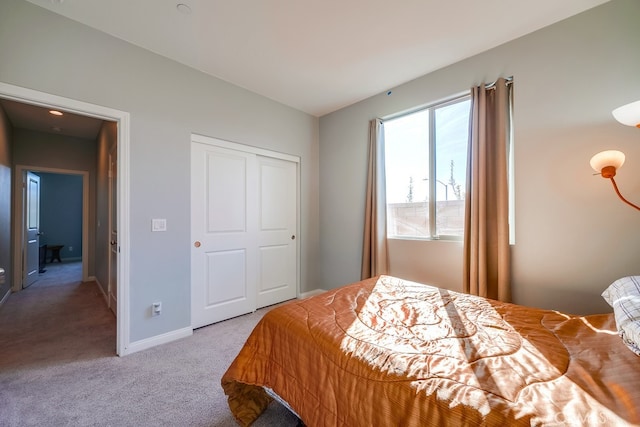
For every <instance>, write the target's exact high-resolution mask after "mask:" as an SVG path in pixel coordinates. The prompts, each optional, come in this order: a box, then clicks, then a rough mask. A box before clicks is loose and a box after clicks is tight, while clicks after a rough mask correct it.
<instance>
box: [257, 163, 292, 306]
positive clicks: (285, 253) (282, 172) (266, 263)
mask: <svg viewBox="0 0 640 427" xmlns="http://www.w3.org/2000/svg"><path fill="white" fill-rule="evenodd" d="M258 177H259V202H258V207H259V209H258V212H259V218H258V219H259V224H258V256H259V260H258V268H259V282H258V301H257V304H258V308H261V307H265V306H268V305H272V304H276V303H278V302H281V301H286V300H289V299H293V298H295V297H296V293H297V292H296V281H297V269H296V260H297V256H296V253H297V242H296V239H297V236H296V232H297V231H296V226H297V222H296V218H297V194H298V188H297V185H296V184H297V179H296V177H297V165H296V164H295V163H293V162H290V161H287V160H281V159H274V158H270V157H262V156H260V157H258Z"/></svg>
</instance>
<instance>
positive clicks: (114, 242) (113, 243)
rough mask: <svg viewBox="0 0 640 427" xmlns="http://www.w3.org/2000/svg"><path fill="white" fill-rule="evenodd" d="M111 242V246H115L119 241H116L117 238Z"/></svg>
mask: <svg viewBox="0 0 640 427" xmlns="http://www.w3.org/2000/svg"><path fill="white" fill-rule="evenodd" d="M109 243H110V244H111V246H113V245H115V244H116V243H118V242H116V241H115V240H112V241H110V242H109Z"/></svg>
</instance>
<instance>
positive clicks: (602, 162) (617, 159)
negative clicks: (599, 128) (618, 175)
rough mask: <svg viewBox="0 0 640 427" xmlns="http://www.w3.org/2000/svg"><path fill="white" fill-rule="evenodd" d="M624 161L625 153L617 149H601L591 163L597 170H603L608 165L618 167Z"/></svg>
mask: <svg viewBox="0 0 640 427" xmlns="http://www.w3.org/2000/svg"><path fill="white" fill-rule="evenodd" d="M623 163H624V153H623V152H622V151H617V150H606V151H601V152H599V153H598V154H596V155H595V156H593V157H592V158H591V161H590V162H589V164H590V165H591V167H592V168H593V170H595V171H596V172H598V173H600V172H602V169H604V168H605V167H607V166H613V167H614V168H615V169H618V168H620V167H621V166H622V164H623Z"/></svg>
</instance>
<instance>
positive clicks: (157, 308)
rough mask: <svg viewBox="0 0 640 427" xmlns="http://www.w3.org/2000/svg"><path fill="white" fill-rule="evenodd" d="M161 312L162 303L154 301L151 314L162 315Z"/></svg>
mask: <svg viewBox="0 0 640 427" xmlns="http://www.w3.org/2000/svg"><path fill="white" fill-rule="evenodd" d="M160 313H162V303H161V302H154V303H153V304H151V315H152V316H160Z"/></svg>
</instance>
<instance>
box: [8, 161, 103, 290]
mask: <svg viewBox="0 0 640 427" xmlns="http://www.w3.org/2000/svg"><path fill="white" fill-rule="evenodd" d="M14 170H15V175H16V179H15V186H14V194H15V195H16V196H17V195H19V194H21V193H22V194H23V196H22V198H19V197H16V199H15V204H14V209H15V210H14V217H15V223H16V227H15V233H16V236H18V235H19V234H18V233H20V232H22V230H24V232H25V234H28V233H29V229H30V228H33V227H32V226H30V224H29V223H30V222H31V223H33V225H34V226H36V227H35V228H37V232H36V234H37V236H31V237H30V238H28V239H26V240H27V241H28V240H31V241H35V245H36V246H35V247H36V248H38V250H34V251H30V250H29V249H26V250H25V251H23V253H24V256H25V259H24V262H23V264H24V266H25V267H26V268H24V270H25V274H24V276H25V277H23V278H22V281H14V282H13V290H14V291H19V290H20V289H21V288H26V287H27V286H29V285H31V284H32V283H34V282H36V281H37V280H39V278H41V277H42V274H45V273H44V272H42V271H41V270H42V269H45V270H46V263H47V261H49V262H50V263H52V262H54V261H58V262H62V259H65V260H75V261H80V262H81V271H82V276H81V280H82V281H83V282H88V281H91V280H95V277H93V276H89V239H88V236H89V173H88V172H86V171H78V170H69V169H56V168H46V167H39V166H26V165H16V166H15V168H14ZM33 175H35V176H36V177H38V178H39V179H38V181H39V186H38V187H39V190H40V196H41V197H40V200H39V201H41V202H42V203H40V204H39V205H40V206H39V207H38V208H37V209H36V212H33V211H34V209H31V208H30V206H29V205H30V204H31V205H33V204H35V201H32V200H31V198H30V197H29V196H28V193H29V191H30V185H26V186H25V185H23V183H24V182H27V183H30V182H31V181H32V180H33V178H29V177H30V176H33ZM65 177H66V179H65ZM48 185H49V187H48ZM61 185H63V186H64V188H62V187H60V186H61ZM47 189H49V190H50V191H51V190H54V189H55V190H54V191H55V193H54V194H50V195H47V194H46V192H47ZM69 190H71V191H73V193H74V194H68V192H69ZM59 191H63V192H66V193H67V196H66V198H65V199H64V200H61V198H60V196H59V194H57V193H59ZM42 196H44V200H43V197H42ZM56 203H60V204H61V205H62V206H58V207H56V206H52V208H62V209H64V212H65V213H66V214H63V215H64V216H62V215H58V214H59V213H60V212H61V211H55V212H51V208H48V205H55V204H56ZM25 209H26V212H25ZM78 209H79V212H76V211H74V212H72V213H69V211H70V210H78ZM47 211H48V212H47ZM55 216H58V217H61V218H60V219H56V218H55ZM43 219H44V223H43ZM78 220H79V221H78ZM76 221H78V222H76ZM77 223H79V224H81V225H80V227H77V228H76V227H74V225H75V224H77ZM69 234H71V236H69ZM63 235H66V236H67V237H64V238H62V236H63ZM27 241H26V242H25V243H24V245H25V246H26V247H27V248H28V246H29V244H28V242H27ZM15 242H16V244H17V243H19V242H21V240H20V239H16V240H15ZM61 243H64V244H61ZM43 258H44V259H43ZM42 264H44V265H42ZM34 269H35V273H34V274H29V273H30V272H31V271H33V270H34ZM49 273H52V272H51V271H49ZM33 275H35V276H36V277H35V278H33V279H31V278H30V277H31V276H33ZM51 275H52V274H49V275H48V276H51Z"/></svg>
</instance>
